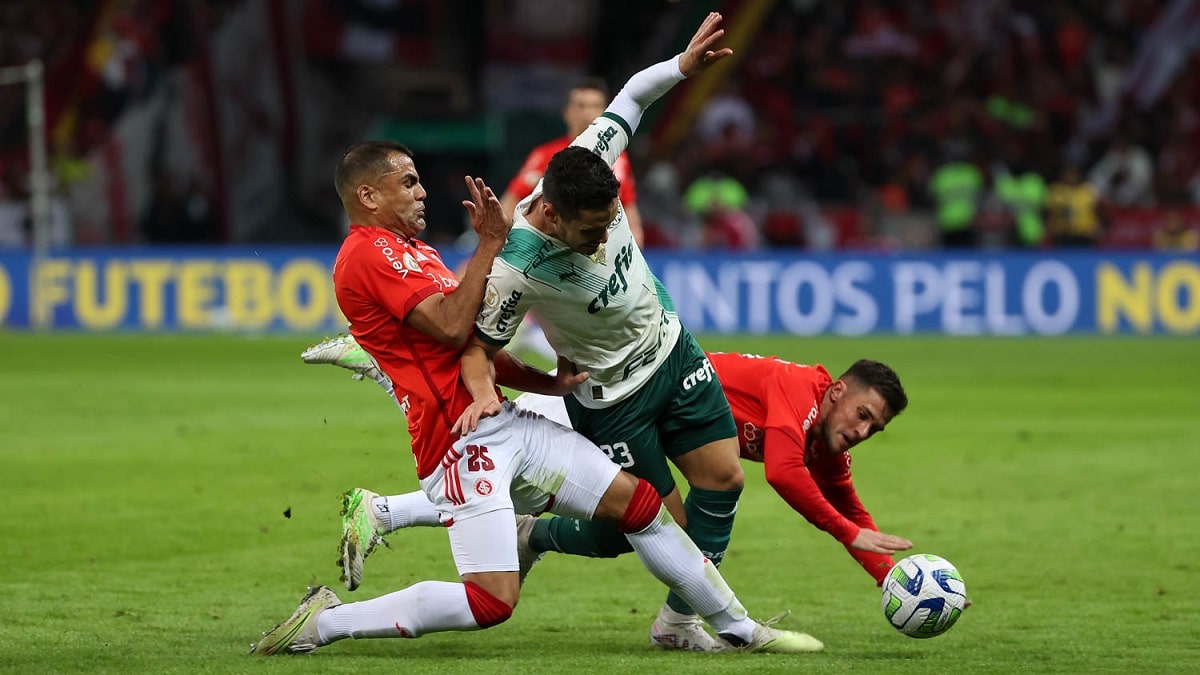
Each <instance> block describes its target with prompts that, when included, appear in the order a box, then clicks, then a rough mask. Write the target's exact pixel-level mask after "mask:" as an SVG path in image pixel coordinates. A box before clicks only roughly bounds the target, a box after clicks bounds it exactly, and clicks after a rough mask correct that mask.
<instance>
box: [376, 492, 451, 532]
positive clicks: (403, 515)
mask: <svg viewBox="0 0 1200 675" xmlns="http://www.w3.org/2000/svg"><path fill="white" fill-rule="evenodd" d="M371 509H372V510H374V511H375V515H376V517H378V518H379V520H381V521H382V522H383V529H384V534H387V533H388V532H391V531H393V530H399V529H400V528H402V527H441V526H442V521H441V520H439V519H438V513H437V510H436V509H434V508H433V503H432V502H430V501H429V498H428V497H426V496H425V493H424V492H421V491H420V490H417V491H416V492H409V493H407V494H402V495H388V496H386V497H383V496H380V497H376V498H374V499H372V500H371Z"/></svg>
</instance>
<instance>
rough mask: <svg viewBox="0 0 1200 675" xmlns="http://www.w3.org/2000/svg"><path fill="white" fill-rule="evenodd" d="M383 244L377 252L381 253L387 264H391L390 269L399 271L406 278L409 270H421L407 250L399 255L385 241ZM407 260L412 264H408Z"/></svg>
mask: <svg viewBox="0 0 1200 675" xmlns="http://www.w3.org/2000/svg"><path fill="white" fill-rule="evenodd" d="M376 243H378V242H376ZM383 244H384V245H383V247H382V248H380V249H379V252H380V253H382V254H383V257H384V258H387V261H388V264H390V265H391V266H392V269H394V270H396V271H397V272H399V273H400V276H402V277H404V278H405V279H407V278H408V273H409V272H410V271H412V272H420V271H421V267H420V266H419V265H417V263H416V261H415V260H413V259H412V256H411V255H409V254H408V253H407V252H405V253H404V255H403V256H399V255H397V254H396V249H394V248H392V247H391V245H390V244H388V243H387V242H386V241H385V242H384V243H383ZM409 261H412V266H410V265H409ZM413 266H415V267H416V269H413Z"/></svg>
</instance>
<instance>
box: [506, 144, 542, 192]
mask: <svg viewBox="0 0 1200 675" xmlns="http://www.w3.org/2000/svg"><path fill="white" fill-rule="evenodd" d="M549 163H550V158H548V157H546V156H545V153H543V152H542V151H541V148H534V150H533V152H531V153H529V156H528V157H526V158H525V163H524V164H522V165H521V168H520V170H519V171H517V174H516V175H515V176H513V178H512V180H511V181H509V182H508V191H509V192H511V193H512V194H513V196H515V197H516V198H517V201H521V200H522V199H525V198H526V197H528V196H529V195H530V194H532V193H533V188H535V187H537V183H538V181H539V180H541V179H542V175H543V174H545V173H546V165H547V164H549Z"/></svg>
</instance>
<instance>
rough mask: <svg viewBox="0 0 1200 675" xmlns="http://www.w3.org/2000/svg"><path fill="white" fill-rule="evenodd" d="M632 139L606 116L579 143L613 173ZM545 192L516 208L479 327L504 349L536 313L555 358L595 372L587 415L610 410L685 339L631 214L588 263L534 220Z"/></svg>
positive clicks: (612, 228) (587, 387)
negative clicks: (532, 208)
mask: <svg viewBox="0 0 1200 675" xmlns="http://www.w3.org/2000/svg"><path fill="white" fill-rule="evenodd" d="M629 137H630V131H629V125H628V124H626V122H625V121H624V120H623V119H621V118H620V117H618V116H616V115H614V114H612V113H611V112H606V113H604V114H603V115H602V116H601V117H599V118H597V119H596V121H595V122H592V125H591V126H590V127H588V129H587V130H586V131H584V132H583V133H582V134H580V135H579V137H578V138H576V139H575V141H574V142H572V145H581V146H584V147H587V148H589V149H591V150H592V151H593V152H595V153H596V154H597V155H600V156H601V157H603V158H604V159H605V160H606V161H607V162H608V165H609V166H612V164H613V162H615V161H616V159H617V157H618V156H619V155H620V154H621V153H622V152H623V151H624V150H625V148H626V146H627V145H628V144H629ZM541 194H542V185H541V183H538V185H537V187H536V188H534V191H533V193H532V194H531V195H529V196H528V197H526V198H525V199H524V200H522V201H521V203H520V204H519V205H518V206H517V209H516V213H515V214H514V217H513V228H512V231H511V232H510V233H509V235H508V242H507V243H506V244H505V246H504V250H503V251H501V252H500V255H499V256H498V257H497V258H496V261H495V263H493V265H492V273H491V275H490V276H489V277H488V288H487V291H486V293H485V295H484V301H483V306H482V308H481V309H480V312H479V317H478V319H477V320H476V329H477V332H478V334H479V335H480V337H481V338H482V339H484V340H486V341H488V342H490V343H492V344H497V345H505V344H508V342H509V341H510V340H512V338H513V336H514V335H515V334H516V331H517V326H518V325H519V324H520V323H521V320H522V319H523V318H524V316H525V314H526V313H530V314H532V315H533V316H534V318H535V319H537V321H538V323H539V324H540V325H541V327H542V330H543V331H545V333H546V339H547V340H548V341H549V342H550V345H551V346H552V347H554V351H556V352H557V353H558V354H559V355H560V356H564V357H566V358H568V359H570V360H571V361H572V362H573V363H575V364H576V365H577V366H578V367H579V369H580V370H581V371H583V370H586V371H588V372H589V373H590V374H591V378H590V379H589V380H588V381H587V382H584V383H583V384H581V385H580V386H579V387H577V388H576V389H575V392H574V393H575V396H576V398H578V399H579V401H580V403H582V404H583V405H584V406H587V407H589V408H606V407H609V406H611V405H613V404H615V403H617V402H619V401H621V400H622V399H624V398H625V397H627V396H629V395H630V394H631V393H633V392H635V391H637V390H638V388H640V387H641V386H642V385H643V384H644V383H645V382H646V381H647V380H648V379H650V376H651V375H653V373H654V371H655V370H656V369H657V368H658V367H659V365H660V364H662V362H663V361H664V360H665V359H666V357H667V355H668V354H670V352H671V349H672V348H673V347H674V346H675V342H676V341H677V340H678V338H679V333H680V325H679V319H678V317H677V315H676V313H675V306H674V304H672V302H671V298H670V296H669V295H668V294H667V291H666V289H665V288H664V287H663V285H662V284H661V283H660V282H659V280H658V279H657V278H656V277H655V276H654V274H653V273H651V271H650V268H649V266H648V265H647V264H646V259H645V257H643V256H642V252H641V250H640V249H639V248H638V246H637V244H636V243H635V242H634V240H633V233H632V232H631V231H630V229H629V223H628V221H627V220H626V219H625V211H624V209H620V208H619V209H618V210H617V217H616V219H614V220H613V221H612V223H610V224H609V226H608V229H609V233H608V242H607V243H606V244H604V245H602V246H601V247H600V249H599V250H598V251H596V253H595V254H593V255H591V256H585V255H583V254H580V253H576V252H574V251H572V250H571V249H569V248H567V247H566V245H564V244H563V243H562V242H561V241H559V240H558V239H555V238H553V237H551V236H549V235H547V234H543V233H542V232H541V231H539V230H537V229H535V228H534V227H533V226H532V225H530V224H529V221H528V220H526V218H525V216H524V215H523V214H524V212H525V210H526V207H527V206H528V204H529V202H531V201H532V200H534V199H537V198H538V197H540V196H541Z"/></svg>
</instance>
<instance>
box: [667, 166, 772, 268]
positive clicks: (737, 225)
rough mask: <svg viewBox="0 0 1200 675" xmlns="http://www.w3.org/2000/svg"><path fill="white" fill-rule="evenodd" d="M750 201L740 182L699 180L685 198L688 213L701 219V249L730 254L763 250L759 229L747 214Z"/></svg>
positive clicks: (718, 176) (717, 176)
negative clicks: (726, 251)
mask: <svg viewBox="0 0 1200 675" xmlns="http://www.w3.org/2000/svg"><path fill="white" fill-rule="evenodd" d="M749 200H750V197H749V195H748V194H747V192H746V188H745V187H743V186H742V184H741V183H740V182H738V180H737V179H736V178H734V177H732V176H728V175H724V174H721V173H709V174H706V175H704V176H701V177H699V178H697V179H696V180H694V181H692V184H691V185H689V186H688V188H687V191H686V192H685V193H684V195H683V202H684V204H685V205H686V206H687V208H688V210H689V211H691V212H692V213H695V214H697V215H698V216H700V220H701V229H702V241H701V245H702V246H703V247H704V248H717V249H724V250H730V251H748V250H753V249H756V248H758V247H759V244H760V237H759V234H758V229H757V227H756V226H755V224H754V220H753V219H752V218H750V216H749V215H747V213H746V211H745V208H746V206H747V205H748V204H749Z"/></svg>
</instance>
